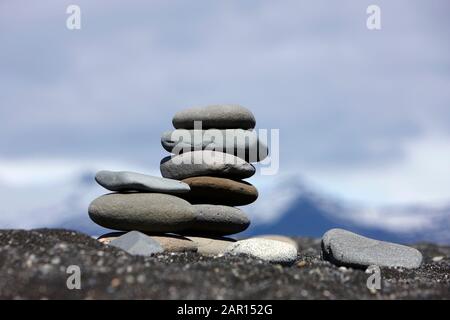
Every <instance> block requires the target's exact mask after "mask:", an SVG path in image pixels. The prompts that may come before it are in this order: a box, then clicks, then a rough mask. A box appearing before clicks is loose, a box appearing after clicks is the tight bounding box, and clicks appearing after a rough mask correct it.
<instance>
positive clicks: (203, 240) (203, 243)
mask: <svg viewBox="0 0 450 320" xmlns="http://www.w3.org/2000/svg"><path fill="white" fill-rule="evenodd" d="M187 238H188V239H190V240H192V241H193V242H194V243H195V245H196V246H197V252H198V253H200V254H202V255H205V256H215V255H219V254H224V253H225V252H226V250H227V248H228V247H229V246H230V245H231V244H233V243H234V242H236V240H234V239H231V238H225V237H196V236H187Z"/></svg>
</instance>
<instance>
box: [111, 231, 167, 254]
mask: <svg viewBox="0 0 450 320" xmlns="http://www.w3.org/2000/svg"><path fill="white" fill-rule="evenodd" d="M109 245H110V246H113V247H116V248H120V249H122V250H125V251H126V252H128V253H129V254H133V255H139V256H151V255H152V254H155V253H160V252H163V251H164V249H163V247H162V246H161V245H160V244H159V243H158V242H157V241H155V240H153V239H152V238H150V237H149V236H147V235H145V234H143V233H141V232H139V231H130V232H127V233H125V234H124V235H122V236H120V237H118V238H116V239H114V240H112V241H111V242H110V243H109Z"/></svg>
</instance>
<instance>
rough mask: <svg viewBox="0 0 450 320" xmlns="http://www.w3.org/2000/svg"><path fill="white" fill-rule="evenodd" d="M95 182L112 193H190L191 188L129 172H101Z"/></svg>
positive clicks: (174, 181) (167, 180) (175, 182)
mask: <svg viewBox="0 0 450 320" xmlns="http://www.w3.org/2000/svg"><path fill="white" fill-rule="evenodd" d="M95 181H97V182H98V184H99V185H101V186H102V187H104V188H106V189H108V190H111V191H141V192H159V193H184V192H189V190H190V189H189V186H188V185H187V184H185V183H183V182H181V181H177V180H173V179H167V178H161V177H154V176H149V175H145V174H141V173H136V172H129V171H107V170H102V171H99V172H98V173H97V174H96V175H95Z"/></svg>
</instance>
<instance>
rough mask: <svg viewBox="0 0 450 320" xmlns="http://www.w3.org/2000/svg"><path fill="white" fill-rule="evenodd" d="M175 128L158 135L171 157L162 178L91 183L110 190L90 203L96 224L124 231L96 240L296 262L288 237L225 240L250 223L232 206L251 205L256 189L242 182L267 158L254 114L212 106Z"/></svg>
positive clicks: (184, 115)
mask: <svg viewBox="0 0 450 320" xmlns="http://www.w3.org/2000/svg"><path fill="white" fill-rule="evenodd" d="M172 123H173V126H174V127H175V130H172V131H168V132H165V133H163V135H162V138H161V143H162V146H163V148H164V149H165V150H167V151H168V152H170V153H172V154H171V155H170V156H168V157H166V158H164V159H162V160H161V163H160V170H161V174H162V177H154V176H149V175H144V174H140V173H134V172H126V171H122V172H113V171H100V172H98V173H97V175H96V177H95V179H96V181H97V182H98V183H99V184H100V185H101V186H103V187H104V188H106V189H108V190H110V191H113V193H110V194H106V195H103V196H101V197H99V198H97V199H95V200H94V201H93V202H92V203H91V204H90V206H89V215H90V217H91V219H92V220H93V221H94V222H95V223H97V224H99V225H101V226H103V227H106V228H109V229H114V230H120V231H121V232H113V233H109V234H106V235H103V236H101V237H100V238H99V240H100V241H101V242H103V243H105V244H109V245H112V246H115V247H118V248H121V249H123V250H125V251H127V252H129V253H131V254H136V255H144V256H148V255H152V254H155V253H160V252H183V251H195V252H198V253H200V254H205V255H220V254H232V255H240V254H243V255H249V256H253V257H256V258H260V259H263V260H266V261H270V262H274V263H281V264H289V263H293V262H294V261H295V260H296V258H297V247H296V244H295V242H293V240H291V239H289V238H284V237H280V236H278V237H275V238H274V237H272V238H271V237H258V238H251V239H246V240H240V241H236V240H234V239H232V238H230V237H226V236H230V235H233V234H236V233H239V232H242V231H244V230H245V229H247V228H248V226H249V225H250V220H249V219H248V217H247V216H246V214H245V213H244V212H243V211H242V210H241V209H238V208H236V207H237V206H245V205H247V204H250V203H252V202H254V201H255V200H256V199H257V197H258V191H257V189H256V188H255V187H254V186H253V185H251V184H250V183H248V182H246V181H243V180H242V179H245V178H249V177H251V176H252V175H253V174H254V173H255V167H254V166H253V165H252V163H255V162H258V161H261V160H263V159H264V158H266V157H267V156H268V147H267V145H266V143H264V142H262V141H261V139H259V138H258V135H257V131H256V130H255V129H254V128H255V124H256V121H255V117H254V116H253V114H252V113H251V112H250V111H249V110H248V109H246V108H244V107H241V106H238V105H212V106H207V107H198V108H190V109H186V110H183V111H180V112H178V113H176V114H175V116H174V117H173V120H172Z"/></svg>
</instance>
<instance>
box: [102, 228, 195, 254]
mask: <svg viewBox="0 0 450 320" xmlns="http://www.w3.org/2000/svg"><path fill="white" fill-rule="evenodd" d="M124 234H125V232H110V233H107V234H104V235H102V236H100V237H99V238H98V241H100V242H102V243H103V244H109V243H110V242H111V241H113V240H114V239H117V238H118V237H120V236H122V235H124ZM147 236H149V237H150V238H151V239H153V240H155V241H156V242H158V243H159V244H160V245H161V247H162V248H163V249H164V251H166V252H197V246H196V244H195V243H194V241H192V240H189V239H188V238H186V237H183V236H180V235H174V234H162V235H152V234H147Z"/></svg>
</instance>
